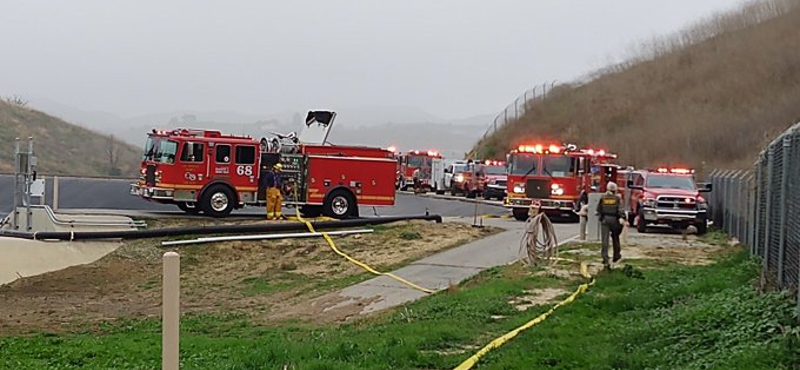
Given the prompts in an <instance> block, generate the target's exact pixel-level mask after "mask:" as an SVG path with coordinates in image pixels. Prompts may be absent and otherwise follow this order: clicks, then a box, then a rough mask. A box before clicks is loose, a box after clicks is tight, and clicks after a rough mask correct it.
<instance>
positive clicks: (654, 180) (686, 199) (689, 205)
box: [627, 167, 711, 234]
mask: <svg viewBox="0 0 800 370" xmlns="http://www.w3.org/2000/svg"><path fill="white" fill-rule="evenodd" d="M627 185H628V189H630V190H631V197H630V202H629V205H630V212H629V213H628V218H629V219H628V221H629V222H631V224H633V223H634V222H635V223H636V230H637V231H639V232H641V233H644V232H647V226H648V225H669V226H672V227H673V228H686V227H688V226H689V225H694V226H695V227H696V228H697V233H698V234H704V233H705V232H706V230H707V225H708V224H707V220H708V204H707V202H706V199H705V198H703V196H702V195H701V193H707V192H710V191H711V184H697V183H696V182H695V176H694V170H691V169H687V168H665V167H661V168H658V169H655V170H647V171H631V172H630V173H628V184H627Z"/></svg>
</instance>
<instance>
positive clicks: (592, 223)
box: [586, 193, 603, 242]
mask: <svg viewBox="0 0 800 370" xmlns="http://www.w3.org/2000/svg"><path fill="white" fill-rule="evenodd" d="M602 196H603V193H589V216H588V220H586V221H587V222H586V241H588V242H599V241H600V217H599V216H598V215H597V204H598V203H600V198H601V197H602Z"/></svg>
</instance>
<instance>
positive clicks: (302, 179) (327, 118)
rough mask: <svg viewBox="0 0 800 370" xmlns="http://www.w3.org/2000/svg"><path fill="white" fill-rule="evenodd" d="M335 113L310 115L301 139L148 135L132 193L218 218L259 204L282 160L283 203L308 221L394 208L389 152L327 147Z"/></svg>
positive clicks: (167, 132) (200, 133)
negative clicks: (264, 184)
mask: <svg viewBox="0 0 800 370" xmlns="http://www.w3.org/2000/svg"><path fill="white" fill-rule="evenodd" d="M335 116H336V114H335V113H333V112H325V111H319V112H309V114H308V118H307V119H306V126H305V127H304V129H303V130H304V131H303V133H302V134H301V135H299V136H298V135H296V134H294V133H292V134H290V135H287V136H282V135H277V136H276V138H273V139H272V140H267V139H261V141H260V142H259V141H258V140H255V139H253V138H250V137H248V136H234V135H225V134H222V133H220V132H219V131H213V130H192V129H176V130H153V131H152V132H151V133H149V134H148V138H147V145H146V146H145V153H144V156H143V157H142V163H141V177H140V178H139V181H138V182H136V183H134V184H131V194H133V195H136V196H140V197H142V198H144V199H146V200H149V201H154V202H159V203H166V204H175V205H177V206H178V208H180V209H182V210H184V211H185V212H188V213H199V212H203V213H204V214H206V215H208V216H213V217H224V216H227V215H228V214H230V213H231V211H232V210H233V209H235V208H242V207H243V206H245V205H265V204H266V199H265V189H263V188H261V187H260V185H259V183H260V181H259V178H260V176H262V175H263V174H265V173H266V171H269V170H271V169H272V167H273V166H274V165H275V164H277V163H281V164H282V166H283V169H282V172H281V173H280V178H281V187H282V189H281V190H282V193H283V195H284V204H285V205H291V206H297V207H300V210H301V211H302V212H303V214H304V215H306V216H317V215H320V214H325V215H328V216H331V217H336V218H346V217H353V216H357V215H358V205H370V206H391V205H394V201H395V189H394V178H395V171H396V167H395V166H396V161H395V159H394V154H393V153H392V152H391V151H389V150H384V149H380V148H371V147H357V146H340V145H326V140H327V137H328V132H329V130H330V128H331V126H332V124H333V119H334V118H335Z"/></svg>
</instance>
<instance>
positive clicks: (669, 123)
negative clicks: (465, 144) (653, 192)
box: [474, 0, 800, 170]
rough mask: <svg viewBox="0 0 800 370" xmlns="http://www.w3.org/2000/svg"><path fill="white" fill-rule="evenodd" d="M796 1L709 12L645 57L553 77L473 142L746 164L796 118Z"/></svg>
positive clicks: (642, 161)
mask: <svg viewBox="0 0 800 370" xmlns="http://www.w3.org/2000/svg"><path fill="white" fill-rule="evenodd" d="M798 24H800V1H798V0H773V1H760V2H755V3H750V4H748V5H746V6H744V7H742V8H741V9H739V10H737V11H735V12H731V13H726V14H720V15H718V16H716V17H713V18H709V19H708V20H707V21H705V22H703V23H701V24H698V25H697V26H695V27H693V28H690V29H687V30H686V31H684V32H682V33H680V34H677V35H675V36H673V37H671V38H664V39H662V40H657V41H654V42H653V43H651V44H648V45H646V46H645V47H643V49H642V54H643V56H642V57H640V58H638V59H636V60H632V61H630V62H628V63H625V64H622V65H618V66H614V67H610V68H608V69H606V70H603V71H599V72H597V73H596V74H595V75H594V76H593V78H592V79H591V81H589V82H586V83H581V84H567V85H562V86H558V87H557V88H556V89H554V90H553V92H552V93H551V94H550V95H549V96H548V98H547V99H545V100H542V101H538V102H535V103H529V105H528V110H527V113H526V114H525V115H524V116H522V117H521V118H520V119H518V120H516V121H514V122H510V123H509V124H507V125H505V126H503V127H502V128H500V129H499V130H498V131H497V132H495V133H494V134H493V135H491V136H489V137H487V138H486V139H485V140H482V141H480V142H478V144H477V145H476V147H475V148H474V150H475V151H476V153H477V154H478V155H479V156H481V157H496V156H502V154H503V153H505V152H506V151H508V150H509V149H511V148H514V147H516V146H517V145H519V144H520V143H522V142H526V141H541V140H555V141H562V142H577V143H579V144H581V145H586V146H604V147H606V148H607V149H610V150H612V151H615V152H617V153H619V154H620V159H621V162H622V164H631V165H635V166H653V165H659V164H664V163H668V164H677V163H680V164H687V165H691V166H695V167H697V168H699V169H701V170H702V169H710V168H714V167H740V168H742V167H749V166H750V165H752V163H753V161H754V159H755V156H756V155H757V154H758V153H759V151H760V150H761V148H762V147H763V146H764V145H765V144H766V143H767V142H768V141H769V140H771V138H772V137H774V136H775V135H776V134H777V133H779V132H780V131H782V130H784V129H786V128H787V127H789V126H790V125H791V124H792V123H794V122H796V121H797V120H798V119H800V28H799V27H797V25H798Z"/></svg>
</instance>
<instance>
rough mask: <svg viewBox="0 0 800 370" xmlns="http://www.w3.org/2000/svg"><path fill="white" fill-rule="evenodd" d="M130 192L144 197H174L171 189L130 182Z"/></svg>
mask: <svg viewBox="0 0 800 370" xmlns="http://www.w3.org/2000/svg"><path fill="white" fill-rule="evenodd" d="M130 194H131V195H134V196H137V197H142V198H145V199H156V200H172V199H174V196H175V191H174V190H172V189H165V188H157V187H154V186H143V185H139V184H131V193H130Z"/></svg>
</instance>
